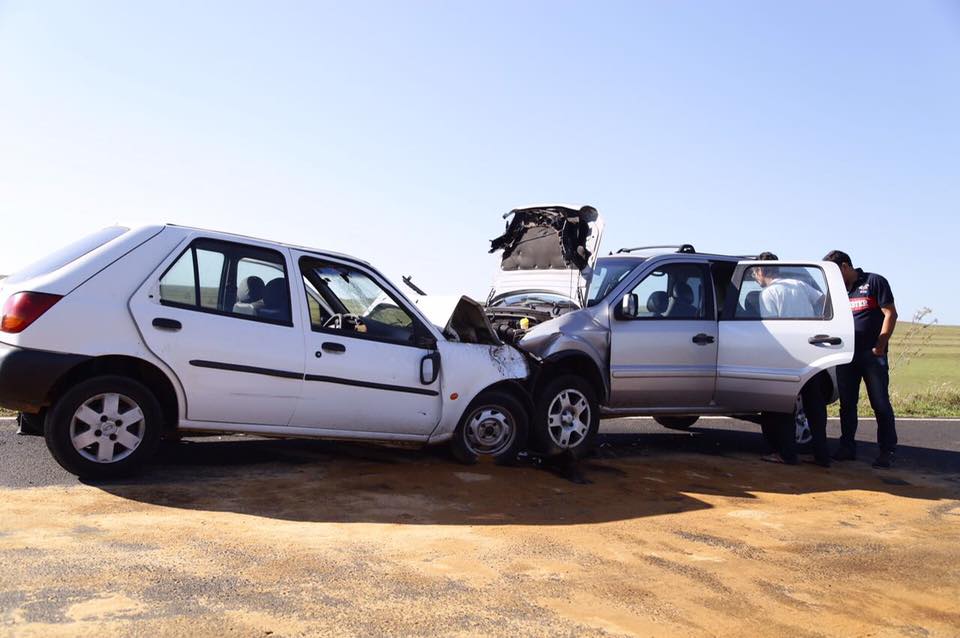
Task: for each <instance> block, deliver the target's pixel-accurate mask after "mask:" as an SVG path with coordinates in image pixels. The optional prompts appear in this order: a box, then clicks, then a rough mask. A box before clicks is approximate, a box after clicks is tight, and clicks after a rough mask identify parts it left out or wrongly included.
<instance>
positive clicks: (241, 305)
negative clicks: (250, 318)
mask: <svg viewBox="0 0 960 638" xmlns="http://www.w3.org/2000/svg"><path fill="white" fill-rule="evenodd" d="M263 289H264V285H263V279H260V278H259V277H245V278H244V279H243V281H241V282H240V286H238V287H237V303H235V304H233V311H234V312H235V313H237V314H241V315H256V314H257V310H259V309H260V308H262V307H263Z"/></svg>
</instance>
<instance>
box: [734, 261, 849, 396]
mask: <svg viewBox="0 0 960 638" xmlns="http://www.w3.org/2000/svg"><path fill="white" fill-rule="evenodd" d="M758 279H759V281H758ZM853 334H854V333H853V315H852V314H851V312H850V304H849V301H848V296H847V291H846V286H845V285H844V283H843V277H842V276H841V274H840V270H839V269H838V268H837V266H836V265H835V264H832V263H829V262H808V263H800V262H762V261H761V262H740V263H738V264H737V267H736V269H735V270H734V273H733V277H732V279H731V288H730V290H729V292H728V293H727V295H726V299H725V303H724V308H723V313H722V315H721V318H720V348H719V354H718V361H717V402H718V404H719V405H721V406H722V407H724V408H726V409H727V410H729V411H742V412H758V411H771V412H792V411H793V409H794V405H795V402H796V399H797V395H798V394H799V393H800V390H801V389H802V387H803V384H804V383H806V381H807V380H809V379H810V378H812V377H813V376H814V375H815V374H817V373H818V372H820V371H822V370H826V369H828V368H831V367H834V366H837V365H842V364H845V363H849V362H850V360H851V358H852V356H853V345H854V344H853Z"/></svg>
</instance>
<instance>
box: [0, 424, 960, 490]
mask: <svg viewBox="0 0 960 638" xmlns="http://www.w3.org/2000/svg"><path fill="white" fill-rule="evenodd" d="M15 430H16V428H15V425H14V423H13V421H12V420H11V419H3V420H0V486H2V487H7V488H25V487H35V486H46V485H72V484H76V483H77V479H76V477H74V476H72V475H71V474H68V473H67V472H65V471H64V470H63V469H61V468H60V467H59V466H58V465H57V464H56V462H55V461H54V460H53V458H52V457H51V456H50V454H49V452H48V451H47V449H46V446H45V444H44V441H43V439H42V438H39V437H32V436H18V435H16V434H15ZM897 430H898V434H899V437H900V447H899V451H898V455H897V465H896V467H897V469H902V470H909V471H916V472H920V473H922V474H931V475H949V476H950V477H951V478H953V479H954V480H957V481H960V419H953V420H912V419H911V420H906V419H904V420H901V421H900V422H899V423H898V427H897ZM600 431H601V436H600V443H599V446H598V450H597V453H598V455H599V456H601V457H627V456H656V457H663V456H667V455H670V454H673V453H677V452H685V453H695V454H703V455H708V456H714V457H716V456H720V457H723V456H738V455H744V454H747V455H759V454H763V453H765V452H766V451H767V450H766V447H765V445H764V442H763V439H762V437H761V435H760V432H759V427H758V426H756V425H754V424H751V423H746V422H742V421H736V420H732V419H722V418H716V419H714V418H711V419H703V420H701V421H700V422H698V423H697V425H695V426H694V427H692V428H691V429H690V430H689V431H687V432H677V431H673V430H667V429H664V428H662V427H660V426H659V425H657V424H656V423H655V422H654V421H653V420H652V419H646V418H641V419H614V420H609V421H603V422H602V424H601V430H600ZM839 433H840V432H839V424H838V423H837V421H836V420H835V419H831V421H830V425H829V436H830V437H831V447H832V446H833V445H835V442H834V441H835V439H836V438H837V437H838V436H839ZM858 439H859V440H860V441H862V444H861V445H860V447H859V456H860V458H859V459H858V460H857V461H855V462H853V463H854V464H860V465H863V466H864V469H869V463H870V462H871V461H872V460H873V458H874V457H875V455H876V453H877V448H876V444H875V442H876V424H875V423H874V422H872V421H867V420H863V421H862V422H861V426H860V432H858ZM383 450H384V449H383V448H382V447H378V446H375V445H358V444H350V443H336V442H328V441H315V440H307V439H296V440H294V439H288V440H282V439H261V438H257V437H249V436H229V437H204V438H197V439H189V440H185V441H183V442H181V443H178V444H166V445H165V446H164V447H163V448H161V451H160V453H159V454H158V456H157V457H156V459H155V460H154V462H153V463H152V465H151V466H150V467H149V468H148V469H147V471H146V472H145V473H144V474H143V475H142V476H141V477H140V478H133V479H128V480H127V481H124V482H128V481H129V482H134V483H135V482H138V481H149V482H150V483H156V482H158V481H163V480H170V481H172V482H177V481H183V480H190V479H191V478H193V479H195V478H199V477H218V476H230V475H233V474H234V473H235V472H242V471H243V469H244V468H247V469H253V468H262V467H263V466H264V465H265V464H280V465H299V464H305V463H318V462H322V461H323V459H324V458H329V456H330V455H331V454H334V455H342V456H348V457H350V456H352V457H358V458H364V459H371V458H377V457H378V455H379V454H382V453H383ZM393 453H394V454H395V453H396V452H393ZM444 453H445V451H444V449H443V447H440V448H432V449H427V450H414V449H411V450H408V451H405V452H404V454H409V455H412V456H416V455H422V454H427V455H438V454H440V455H442V454H444ZM384 456H386V455H384ZM451 463H453V461H451ZM810 469H811V471H819V468H818V469H817V470H814V468H813V467H811V468H810ZM573 475H574V476H573V478H574V479H575V480H576V478H577V475H578V472H576V471H575V472H574V473H573ZM954 475H955V476H954ZM584 478H587V480H589V476H586V477H584Z"/></svg>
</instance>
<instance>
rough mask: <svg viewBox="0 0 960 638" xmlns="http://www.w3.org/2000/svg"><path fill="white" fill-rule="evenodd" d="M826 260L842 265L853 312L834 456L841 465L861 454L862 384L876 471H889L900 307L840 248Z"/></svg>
mask: <svg viewBox="0 0 960 638" xmlns="http://www.w3.org/2000/svg"><path fill="white" fill-rule="evenodd" d="M824 260H826V261H832V262H833V263H835V264H837V266H839V267H840V273H841V274H842V275H843V281H844V283H845V284H846V285H847V291H848V293H849V295H850V309H851V310H853V323H854V330H855V333H856V337H855V339H854V353H853V361H852V362H850V363H849V364H847V365H845V366H840V367H838V368H837V385H838V390H839V391H840V430H841V435H840V447H839V448H838V449H837V451H836V452H835V453H834V455H833V458H834V459H836V460H838V461H846V460H852V459H855V458H856V456H857V449H856V441H855V436H856V434H857V402H858V401H859V399H860V381H861V380H863V382H864V383H865V384H866V386H867V396H868V397H870V407H871V408H873V413H874V415H875V416H876V419H877V445H879V446H880V456H878V457H877V460H876V461H874V462H873V466H874V467H890V466H891V465H892V464H893V455H894V452H895V451H896V448H897V428H896V423H895V420H894V415H893V406H892V405H891V404H890V389H889V386H890V369H889V365H888V361H887V344H889V342H890V336H891V335H893V329H894V327H895V326H896V325H897V307H896V306H895V305H894V303H893V293H892V292H891V291H890V284H888V283H887V280H886V279H884V278H883V277H881V276H880V275H877V274H874V273H868V272H863V270H862V269H860V268H854V267H853V262H852V261H851V260H850V255H848V254H847V253H845V252H841V251H839V250H834V251H832V252H830V253H829V254H828V255H827V256H826V257H824Z"/></svg>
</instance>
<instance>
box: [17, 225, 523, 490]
mask: <svg viewBox="0 0 960 638" xmlns="http://www.w3.org/2000/svg"><path fill="white" fill-rule="evenodd" d="M0 305H2V308H3V316H2V323H0V405H2V406H4V407H7V408H11V409H14V410H18V411H21V412H23V413H25V414H26V415H27V416H28V418H27V419H25V422H33V423H38V422H42V424H43V433H44V436H45V438H46V442H47V446H48V447H49V449H50V451H51V452H52V454H53V456H54V457H55V458H56V460H57V461H58V462H59V463H60V464H61V465H62V466H63V467H64V468H66V469H67V470H69V471H70V472H73V473H75V474H77V475H80V476H90V477H98V476H111V475H118V474H122V473H127V472H129V471H131V470H134V469H135V468H137V467H139V466H141V465H142V464H143V463H144V461H146V460H147V459H148V458H149V456H150V454H151V453H152V452H153V451H154V450H155V448H156V447H157V444H158V442H159V441H160V439H161V438H162V437H164V436H168V435H176V434H178V433H181V432H190V431H193V432H209V431H217V432H248V433H255V434H259V435H268V436H294V437H300V436H304V437H321V438H337V439H363V440H376V441H390V442H410V443H420V444H428V443H442V442H451V443H452V449H453V451H454V453H455V456H456V457H457V458H458V459H460V460H462V461H465V462H472V461H475V460H476V459H477V458H479V457H482V456H487V457H492V458H495V459H509V458H513V457H515V456H516V453H517V452H518V451H519V450H520V449H522V447H523V446H524V445H525V444H526V440H527V421H528V412H529V410H530V409H531V406H530V400H529V398H528V394H527V392H526V390H525V388H524V385H523V384H524V382H525V380H526V379H527V377H528V375H529V373H530V366H529V364H528V360H527V357H526V356H525V355H524V354H523V353H521V352H519V351H518V350H516V349H515V348H513V347H511V346H509V345H505V344H504V343H503V342H502V341H501V340H500V339H499V338H498V337H497V336H496V334H495V333H494V332H493V331H492V329H491V327H490V324H489V323H488V322H487V320H486V318H485V316H484V314H483V311H482V308H481V307H480V306H479V305H478V304H476V303H475V302H473V301H471V300H469V299H467V298H461V299H459V300H457V303H456V304H454V305H453V306H452V307H451V308H450V312H449V316H448V319H447V321H446V322H445V323H444V325H441V326H437V325H434V324H433V323H431V322H430V321H429V320H428V319H427V318H426V316H425V315H424V314H423V313H422V312H421V310H420V309H419V308H418V307H417V306H416V305H414V304H412V303H411V302H410V301H409V300H408V299H407V298H406V297H405V296H404V295H403V294H402V293H401V292H400V291H399V290H398V289H397V288H396V287H395V286H394V285H393V284H391V283H390V282H389V281H388V280H387V279H386V278H384V277H383V276H382V275H381V274H380V273H379V272H377V270H375V269H374V268H373V267H372V266H370V265H369V264H367V263H366V262H363V261H360V260H357V259H354V258H352V257H348V256H346V255H341V254H336V253H331V252H327V251H320V250H314V249H310V248H302V247H297V246H290V245H286V244H280V243H276V242H270V241H263V240H259V239H251V238H248V237H240V236H236V235H230V234H226V233H220V232H211V231H206V230H199V229H194V228H186V227H181V226H174V225H155V226H140V227H129V228H128V227H122V226H115V227H110V228H106V229H104V230H102V231H100V232H98V233H96V234H94V235H91V236H89V237H86V238H84V239H82V240H81V241H79V242H77V243H75V244H73V245H71V246H69V247H67V248H65V249H63V250H61V251H59V252H57V253H54V254H52V255H50V256H48V257H46V258H44V259H42V260H41V261H39V262H38V263H36V264H34V265H32V266H29V267H27V268H26V269H24V270H22V271H21V272H19V273H16V274H14V275H12V276H10V277H8V278H7V279H5V280H3V281H2V282H0Z"/></svg>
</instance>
